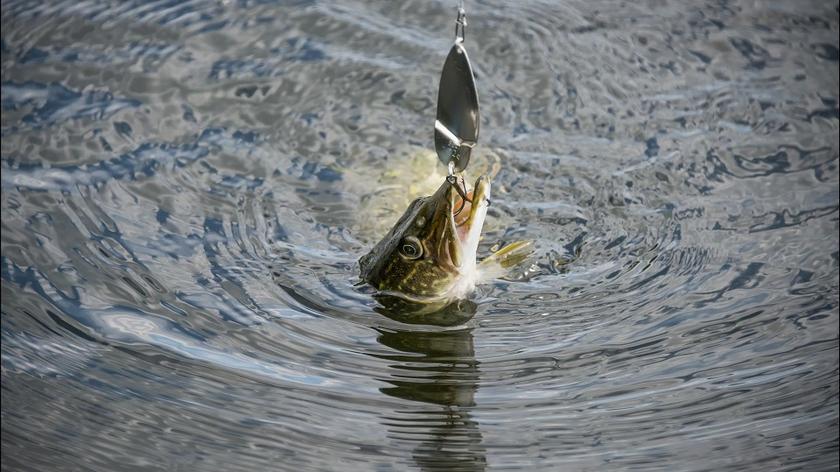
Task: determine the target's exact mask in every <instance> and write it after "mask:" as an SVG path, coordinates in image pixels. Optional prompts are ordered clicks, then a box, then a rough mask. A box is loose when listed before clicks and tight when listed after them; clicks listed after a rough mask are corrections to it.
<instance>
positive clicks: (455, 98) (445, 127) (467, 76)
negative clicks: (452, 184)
mask: <svg viewBox="0 0 840 472" xmlns="http://www.w3.org/2000/svg"><path fill="white" fill-rule="evenodd" d="M466 26H467V15H466V12H465V11H464V7H463V6H461V7H459V8H458V17H457V19H456V20H455V43H454V44H453V45H452V48H451V49H450V50H449V54H448V55H447V56H446V61H445V62H444V63H443V71H442V72H441V76H440V88H439V89H438V104H437V119H436V120H435V150H436V151H437V155H438V159H440V161H441V162H442V163H443V165H445V166H447V169H448V171H449V175H450V176H452V175H454V173H455V172H461V171H463V170H464V169H466V167H467V164H469V162H470V153H471V152H472V148H473V147H474V146H475V145H476V143H477V142H478V128H479V114H478V92H477V91H476V88H475V76H474V75H473V71H472V66H471V65H470V59H469V57H468V56H467V50H466V49H464V37H465V30H466Z"/></svg>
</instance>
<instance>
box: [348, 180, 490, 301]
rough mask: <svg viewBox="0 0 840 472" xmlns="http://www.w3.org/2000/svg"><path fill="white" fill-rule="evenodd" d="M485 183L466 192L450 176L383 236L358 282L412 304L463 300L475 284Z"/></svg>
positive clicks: (363, 264)
mask: <svg viewBox="0 0 840 472" xmlns="http://www.w3.org/2000/svg"><path fill="white" fill-rule="evenodd" d="M490 188H491V184H490V179H489V177H487V176H486V175H482V176H480V177H478V179H477V180H476V181H475V184H474V185H473V188H472V190H469V191H468V190H467V187H466V181H465V180H464V178H463V176H452V177H450V178H447V179H444V181H443V183H442V184H441V185H440V187H438V189H437V191H435V192H434V193H433V194H432V195H430V196H425V197H420V198H417V199H416V200H414V201H413V202H412V203H411V204H410V205H409V206H408V208H407V209H406V211H405V213H403V215H402V216H401V217H400V218H399V220H398V221H397V223H396V224H395V225H394V226H393V228H391V230H390V231H389V232H388V234H386V235H385V237H384V238H382V240H381V241H380V242H379V243H378V244H377V245H376V246H374V248H373V249H372V250H371V251H370V252H369V253H368V254H366V255H365V256H363V257H362V258H361V259H360V260H359V267H360V277H361V279H362V280H363V281H364V282H367V283H368V284H370V285H371V286H373V287H374V288H376V289H377V290H378V294H379V295H385V296H395V297H398V298H401V299H404V300H407V301H410V302H415V303H442V302H447V301H451V300H455V299H458V298H463V297H465V296H467V295H468V294H469V293H470V292H471V291H472V290H473V289H474V287H475V283H476V281H477V280H478V273H477V263H476V257H477V252H478V243H479V239H480V237H481V230H482V227H483V226H484V221H485V219H486V217H487V208H488V206H489V204H490Z"/></svg>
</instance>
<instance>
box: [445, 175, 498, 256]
mask: <svg viewBox="0 0 840 472" xmlns="http://www.w3.org/2000/svg"><path fill="white" fill-rule="evenodd" d="M456 185H457V186H459V187H457V188H456ZM459 189H460V191H459ZM448 203H449V223H450V224H449V228H450V229H451V231H452V234H451V238H452V242H453V243H454V244H451V246H452V247H451V248H450V251H449V252H450V257H451V259H452V263H453V265H454V266H455V267H458V268H460V269H461V271H462V272H463V271H465V270H468V269H470V268H472V267H474V266H475V259H476V253H477V252H478V241H479V239H480V238H481V229H482V227H483V226H484V220H485V218H486V216H487V207H488V206H489V205H490V179H489V178H488V177H487V176H486V175H482V176H480V177H479V178H478V179H476V181H475V184H474V185H473V188H472V189H469V188H467V185H466V182H465V181H464V179H463V178H461V177H459V178H457V181H456V182H455V183H454V184H452V185H451V188H450V189H449V192H448Z"/></svg>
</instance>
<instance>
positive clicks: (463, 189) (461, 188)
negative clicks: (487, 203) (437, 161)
mask: <svg viewBox="0 0 840 472" xmlns="http://www.w3.org/2000/svg"><path fill="white" fill-rule="evenodd" d="M451 167H452V166H450V169H451ZM446 181H447V182H449V184H450V185H452V186H453V187H455V191H456V192H458V195H460V196H461V206H460V207H459V208H458V210H456V211H455V212H454V213H452V216H458V215H460V214H461V212H462V211H464V207H465V206H467V202H470V203H472V199H471V198H469V197H468V196H467V184H466V183H464V182H463V179H462V180H461V185H458V176H457V175H455V174H449V175H447V176H446Z"/></svg>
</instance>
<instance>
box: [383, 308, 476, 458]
mask: <svg viewBox="0 0 840 472" xmlns="http://www.w3.org/2000/svg"><path fill="white" fill-rule="evenodd" d="M392 302H396V301H393V300H392ZM395 304H396V305H397V306H401V307H402V308H403V311H396V310H393V309H390V310H389V309H388V308H384V307H383V308H382V309H381V310H380V312H381V313H383V314H385V315H386V316H388V317H390V318H392V319H395V320H398V321H402V322H404V323H415V324H426V325H436V326H437V328H435V329H433V330H419V329H387V330H386V329H379V333H380V334H379V336H378V338H377V340H378V341H379V342H380V343H381V344H382V345H384V346H387V347H389V348H391V349H393V350H395V351H398V352H397V353H394V354H390V355H384V356H378V357H381V358H383V359H386V360H388V361H389V362H390V365H391V367H393V368H395V369H397V370H398V371H399V373H398V374H397V375H392V378H390V379H388V380H387V382H388V383H390V384H391V385H392V386H391V387H384V388H382V389H380V391H381V392H382V393H384V394H386V395H390V396H392V397H396V398H401V399H405V400H411V401H414V402H420V403H422V404H425V405H426V406H428V405H433V406H434V408H429V407H424V406H423V405H419V406H418V407H417V408H409V409H403V410H399V411H397V412H396V413H395V415H394V416H393V417H386V418H384V423H385V426H386V427H387V429H388V436H389V437H390V438H392V439H395V440H397V441H406V442H411V443H416V446H415V447H414V448H413V452H412V458H413V460H414V462H415V463H416V464H417V466H418V467H420V469H421V470H429V471H432V470H434V471H439V470H447V471H450V470H462V471H483V470H485V465H486V462H487V461H486V452H485V449H484V447H483V445H482V435H481V430H480V428H479V424H478V422H477V421H475V420H474V419H473V418H472V415H471V410H472V408H473V407H474V406H475V392H476V391H477V390H478V382H479V377H480V371H479V369H478V366H479V363H478V362H477V361H476V360H475V348H474V346H473V335H472V331H473V329H472V328H471V327H459V328H455V329H445V328H443V326H452V325H453V324H456V322H460V323H464V322H466V321H468V320H469V319H470V318H472V317H473V316H474V315H475V313H476V305H475V303H473V302H470V301H467V300H462V301H459V302H455V303H452V304H450V305H448V306H446V307H444V308H443V309H441V310H439V311H437V312H434V313H427V314H425V315H419V314H418V311H423V310H422V309H419V307H414V308H415V309H416V310H415V311H411V310H408V311H405V308H406V306H405V305H403V304H400V303H395ZM394 306H395V305H394V304H392V305H390V307H391V308H394ZM421 316H422V318H421Z"/></svg>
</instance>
